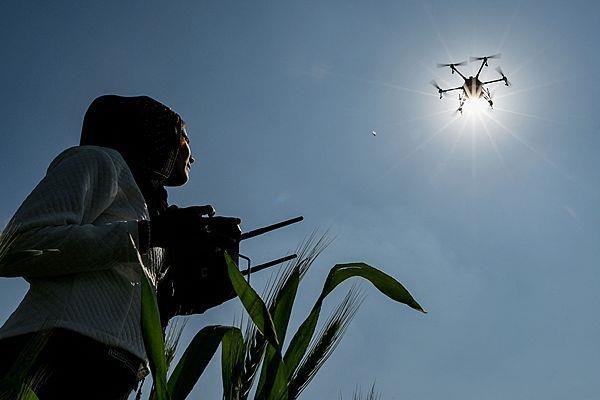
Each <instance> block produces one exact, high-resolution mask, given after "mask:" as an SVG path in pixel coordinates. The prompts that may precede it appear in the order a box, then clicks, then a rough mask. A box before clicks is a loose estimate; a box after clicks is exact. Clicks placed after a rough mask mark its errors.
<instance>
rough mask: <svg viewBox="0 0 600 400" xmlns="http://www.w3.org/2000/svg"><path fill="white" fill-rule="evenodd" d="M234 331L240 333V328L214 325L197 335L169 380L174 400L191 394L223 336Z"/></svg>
mask: <svg viewBox="0 0 600 400" xmlns="http://www.w3.org/2000/svg"><path fill="white" fill-rule="evenodd" d="M232 331H233V332H235V331H238V332H239V328H236V327H232V326H221V325H213V326H207V327H205V328H203V329H201V330H200V331H199V332H198V333H196V335H195V336H194V338H193V339H192V341H191V342H190V344H189V346H188V347H187V348H186V349H185V352H184V353H183V355H182V356H181V359H180V360H179V362H178V363H177V366H176V367H175V369H174V370H173V373H172V374H171V376H170V378H169V383H168V389H169V393H170V394H171V399H172V400H184V399H185V398H186V397H187V396H188V395H189V394H190V392H191V391H192V389H193V388H194V386H195V385H196V382H198V379H199V378H200V376H201V375H202V373H203V372H204V369H205V368H206V366H207V365H208V363H209V362H210V360H211V359H212V357H213V355H214V354H215V353H216V351H217V348H218V347H219V344H221V341H222V340H223V336H224V335H226V334H227V333H228V332H232ZM240 335H241V333H240Z"/></svg>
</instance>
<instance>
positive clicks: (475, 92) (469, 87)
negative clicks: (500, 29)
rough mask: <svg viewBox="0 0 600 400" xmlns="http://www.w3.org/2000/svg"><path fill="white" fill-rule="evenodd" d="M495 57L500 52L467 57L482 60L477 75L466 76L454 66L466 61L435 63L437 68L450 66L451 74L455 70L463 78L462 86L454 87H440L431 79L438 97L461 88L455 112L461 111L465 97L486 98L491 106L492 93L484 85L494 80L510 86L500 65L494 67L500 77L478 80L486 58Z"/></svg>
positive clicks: (486, 62) (473, 60)
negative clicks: (484, 80)
mask: <svg viewBox="0 0 600 400" xmlns="http://www.w3.org/2000/svg"><path fill="white" fill-rule="evenodd" d="M495 58H500V54H494V55H491V56H487V57H469V61H470V62H475V61H482V63H481V67H479V71H477V75H475V76H469V77H468V78H467V77H466V76H464V75H463V74H462V73H461V72H460V71H459V70H458V69H457V68H456V67H459V66H462V65H467V62H466V61H462V62H459V63H452V64H438V65H437V66H438V68H445V67H450V70H451V71H452V74H454V73H455V72H456V73H457V74H458V75H460V76H461V78H463V79H464V81H465V83H464V84H462V86H459V87H455V88H452V89H442V88H441V87H440V86H439V85H438V84H437V82H436V81H431V84H432V85H433V86H434V87H435V88H436V89H437V90H438V93H439V94H440V99H441V98H442V97H443V95H444V93H446V92H451V91H453V90H462V92H461V93H459V94H458V101H459V103H460V105H459V107H458V110H456V111H457V112H460V113H461V114H462V112H463V106H464V104H465V101H467V99H481V98H483V99H484V100H486V101H487V102H488V104H489V105H490V108H493V107H494V102H493V101H492V94H491V93H490V90H489V89H488V88H486V87H485V86H484V85H489V84H491V83H496V82H504V84H505V85H506V86H510V82H509V81H508V78H507V77H506V75H504V72H502V69H501V68H500V67H496V72H498V73H499V74H500V75H501V78H498V79H494V80H491V81H486V82H482V81H480V80H479V74H481V71H482V70H483V67H487V66H488V60H491V59H495Z"/></svg>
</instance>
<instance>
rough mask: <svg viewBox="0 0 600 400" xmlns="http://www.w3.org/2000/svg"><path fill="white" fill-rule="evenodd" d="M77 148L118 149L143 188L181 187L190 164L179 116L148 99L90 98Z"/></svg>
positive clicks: (144, 97) (185, 179)
mask: <svg viewBox="0 0 600 400" xmlns="http://www.w3.org/2000/svg"><path fill="white" fill-rule="evenodd" d="M80 144H81V145H95V146H103V147H109V148H112V149H115V150H117V151H119V152H120V153H121V155H122V156H123V158H124V159H125V161H126V162H127V164H128V165H129V168H130V169H131V170H132V172H133V174H134V177H135V179H136V181H137V182H138V184H144V185H147V184H152V185H166V186H179V185H183V184H184V183H185V182H187V180H188V177H189V164H191V163H192V162H193V158H191V155H190V148H189V139H188V138H187V133H186V130H185V123H184V122H183V120H182V119H181V117H180V116H179V115H178V114H177V113H176V112H174V111H173V110H171V109H170V108H168V107H167V106H165V105H164V104H162V103H160V102H158V101H156V100H154V99H152V98H150V97H148V96H136V97H124V96H116V95H105V96H100V97H98V98H96V99H95V100H94V101H93V102H92V104H91V105H90V106H89V108H88V110H87V112H86V114H85V117H84V120H83V127H82V131H81V141H80Z"/></svg>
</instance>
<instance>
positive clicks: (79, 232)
mask: <svg viewBox="0 0 600 400" xmlns="http://www.w3.org/2000/svg"><path fill="white" fill-rule="evenodd" d="M109 151H110V150H105V149H103V148H100V147H90V146H84V147H74V148H71V149H68V150H66V151H65V152H63V153H62V154H61V155H60V156H58V157H57V158H56V159H55V160H54V161H53V162H52V164H50V167H49V168H48V172H47V174H46V176H45V177H44V178H43V179H42V181H41V182H40V183H39V184H38V185H37V186H36V187H35V189H34V190H33V192H32V193H31V194H30V195H29V196H28V197H27V199H25V201H24V202H23V204H22V205H21V207H20V208H19V210H18V211H17V213H16V214H15V216H14V217H13V219H12V220H11V222H10V224H9V225H10V226H9V230H11V229H12V230H14V241H13V242H12V244H11V245H10V247H9V255H10V253H11V252H16V251H21V250H32V249H40V250H41V249H58V250H59V252H49V253H47V254H46V255H43V256H40V257H30V258H28V259H25V260H24V261H21V262H12V263H10V264H9V263H6V262H5V263H2V262H1V261H0V276H5V277H14V276H24V277H32V278H35V277H44V276H58V275H64V274H72V273H79V272H85V271H93V270H101V269H106V268H110V267H111V266H113V265H115V264H117V263H124V262H138V260H139V255H138V252H137V249H136V246H135V245H134V244H133V243H137V242H138V233H137V232H138V221H136V220H132V221H116V222H111V223H102V224H100V223H96V222H95V221H96V220H97V218H98V217H99V216H100V215H101V214H103V213H104V212H105V211H106V209H107V208H108V207H109V206H110V205H111V204H112V203H113V201H114V200H115V197H116V196H117V193H118V190H119V176H120V174H121V171H122V169H123V168H125V167H126V166H125V164H123V165H118V164H117V163H115V161H114V159H113V158H112V157H111V155H110V154H109V153H108V152H109ZM130 237H131V238H133V241H134V242H133V243H132V241H131V239H130ZM8 259H9V260H10V259H11V257H8ZM13 261H14V259H13Z"/></svg>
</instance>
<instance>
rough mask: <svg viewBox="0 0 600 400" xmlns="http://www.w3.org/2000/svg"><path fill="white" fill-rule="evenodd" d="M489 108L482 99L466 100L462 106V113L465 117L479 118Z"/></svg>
mask: <svg viewBox="0 0 600 400" xmlns="http://www.w3.org/2000/svg"><path fill="white" fill-rule="evenodd" d="M489 107H490V106H489V104H488V102H487V101H485V100H484V99H482V98H478V99H467V100H465V104H464V105H463V106H462V112H463V115H464V116H465V117H469V118H470V117H481V116H482V115H483V114H484V113H485V112H486V111H487V110H488V109H489Z"/></svg>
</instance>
